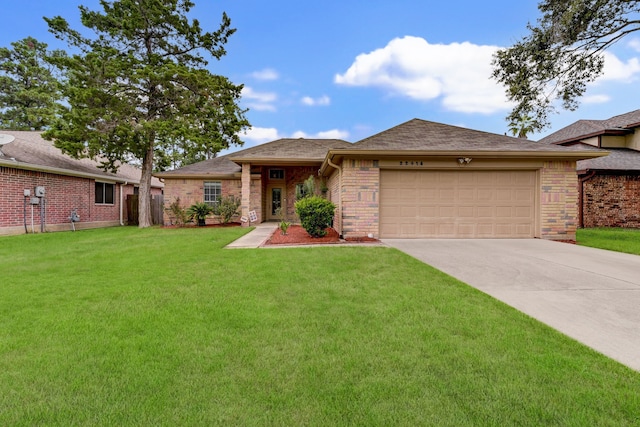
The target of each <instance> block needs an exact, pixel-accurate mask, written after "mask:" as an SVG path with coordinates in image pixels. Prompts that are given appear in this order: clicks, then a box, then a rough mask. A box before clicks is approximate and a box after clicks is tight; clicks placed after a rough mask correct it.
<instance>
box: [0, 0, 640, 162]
mask: <svg viewBox="0 0 640 427" xmlns="http://www.w3.org/2000/svg"><path fill="white" fill-rule="evenodd" d="M195 3H196V6H195V8H194V9H193V10H192V17H195V18H197V19H198V20H199V21H200V23H201V25H202V27H203V28H204V29H205V30H215V29H217V28H218V25H219V23H220V17H221V15H222V12H223V11H226V12H227V14H228V15H229V17H230V18H231V22H232V26H233V27H235V28H236V29H237V32H236V33H235V34H234V35H233V36H232V37H231V39H230V41H229V43H228V44H227V46H226V48H227V52H228V53H227V55H226V56H225V57H223V58H222V59H221V60H220V61H215V60H212V62H210V64H209V68H210V70H211V71H212V72H214V73H216V74H222V75H225V76H227V77H229V78H230V79H231V80H232V81H233V82H234V83H236V84H238V83H242V84H244V85H245V89H244V91H243V99H242V105H243V106H244V107H247V108H249V109H250V111H249V112H248V113H247V117H248V119H249V121H250V122H251V124H252V126H253V128H252V129H251V130H250V131H248V132H247V133H246V134H244V135H241V137H242V139H243V140H244V141H245V147H249V146H252V145H255V144H259V143H263V142H266V141H270V140H274V139H277V138H283V137H328V138H341V139H345V140H347V141H352V142H355V141H358V140H360V139H362V138H365V137H367V136H370V135H373V134H375V133H377V132H380V131H383V130H385V129H388V128H390V127H392V126H395V125H397V124H400V123H403V122H405V121H407V120H410V119H412V118H416V117H417V118H421V119H425V120H431V121H436V122H441V123H446V124H451V125H456V126H464V127H469V128H472V129H478V130H482V131H487V132H494V133H501V134H502V133H505V132H507V131H508V126H507V123H506V121H505V120H504V117H505V116H506V115H507V114H508V112H509V104H508V103H507V102H506V99H505V98H504V90H503V88H501V87H500V86H498V84H497V83H496V82H495V81H493V80H491V79H490V78H489V74H490V73H491V67H490V61H491V54H492V53H493V52H495V50H496V49H498V48H500V47H507V46H509V45H511V44H512V43H513V42H514V41H516V40H517V39H518V38H519V37H521V36H523V35H524V34H526V25H527V22H535V20H536V19H537V18H538V16H539V15H538V11H537V1H534V0H521V1H513V0H509V1H507V0H493V1H492V0H486V1H483V2H478V1H475V0H473V1H472V0H453V1H444V2H441V1H438V2H435V1H433V2H432V1H424V0H394V1H389V0H384V1H379V0H368V1H365V0H341V1H335V0H325V1H322V2H305V1H300V0H298V1H292V0H271V1H265V0H195ZM79 4H84V5H86V6H87V7H89V8H91V9H99V2H98V1H97V0H57V1H54V0H20V1H17V0H12V1H9V0H0V10H2V15H3V17H4V18H3V20H2V23H1V24H0V46H9V44H10V43H11V42H13V41H16V40H20V39H22V38H24V37H27V36H33V37H35V38H37V39H39V40H40V41H43V42H46V43H48V44H49V46H50V48H65V47H66V46H64V44H62V43H61V42H59V41H58V40H56V39H55V38H54V37H53V36H52V35H51V34H50V33H48V31H47V25H46V23H45V22H44V20H43V19H42V17H43V16H47V17H53V16H56V15H60V16H63V17H64V18H66V19H67V20H68V21H69V22H70V24H71V26H72V28H75V29H82V28H83V27H81V25H80V24H79V12H78V9H77V6H78V5H79ZM100 10H101V9H100ZM639 80H640V34H639V35H637V36H632V37H631V38H627V39H624V40H623V41H622V42H620V43H618V44H617V45H616V46H615V47H614V48H613V49H612V50H610V51H609V52H608V53H607V58H606V65H605V74H604V76H603V77H602V78H600V79H599V80H598V81H597V82H596V83H594V84H592V85H591V86H590V87H589V90H588V92H587V95H586V97H585V98H584V99H583V101H582V104H581V106H580V108H579V109H578V110H577V111H576V112H565V111H561V112H560V114H557V115H554V116H553V117H552V127H551V128H550V129H548V130H545V131H544V132H542V133H540V134H536V135H532V136H530V138H531V139H534V140H537V139H539V138H541V137H543V136H545V135H546V134H548V133H550V132H552V131H555V130H557V129H560V128H561V127H563V126H566V125H568V124H570V123H572V122H574V121H576V120H579V119H605V118H609V117H611V116H613V115H617V114H622V113H625V112H628V111H632V110H635V109H638V108H640V102H638V99H639V95H640V93H639V92H640V91H639V90H638V88H639V87H640V86H639V85H638V81H639ZM235 149H239V148H235ZM232 151H233V150H232Z"/></svg>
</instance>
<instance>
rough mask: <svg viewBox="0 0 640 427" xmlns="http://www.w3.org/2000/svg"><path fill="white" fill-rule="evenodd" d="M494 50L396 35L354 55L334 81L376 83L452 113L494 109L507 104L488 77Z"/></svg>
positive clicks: (362, 84)
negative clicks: (435, 101)
mask: <svg viewBox="0 0 640 427" xmlns="http://www.w3.org/2000/svg"><path fill="white" fill-rule="evenodd" d="M497 49H499V47H497V46H480V45H475V44H472V43H469V42H464V43H451V44H448V45H444V44H430V43H429V42H427V41H426V40H425V39H423V38H420V37H412V36H406V37H403V38H396V39H394V40H392V41H390V42H389V43H388V44H387V45H386V46H385V47H384V48H381V49H377V50H374V51H373V52H370V53H363V54H360V55H358V56H357V57H356V59H355V61H354V62H353V64H352V65H351V66H350V67H349V69H348V70H347V71H346V72H345V73H344V74H337V75H336V76H335V82H336V83H338V84H342V85H348V86H370V87H380V88H383V89H386V90H388V91H389V92H390V93H392V94H394V95H401V96H406V97H409V98H413V99H416V100H420V101H429V100H433V99H441V101H442V104H443V105H444V106H445V107H446V108H447V109H449V110H453V111H460V112H466V113H493V112H496V111H499V110H505V109H508V108H509V107H510V105H509V104H508V103H507V101H506V97H505V93H504V88H503V87H502V86H501V85H500V84H498V83H497V82H496V81H495V80H493V79H491V72H492V67H491V60H492V56H493V54H494V53H495V52H496V50H497Z"/></svg>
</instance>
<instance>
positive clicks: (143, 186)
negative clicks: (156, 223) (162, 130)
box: [138, 141, 153, 228]
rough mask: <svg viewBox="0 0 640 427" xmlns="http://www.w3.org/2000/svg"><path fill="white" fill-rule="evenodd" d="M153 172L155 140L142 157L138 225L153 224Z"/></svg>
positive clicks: (148, 225)
mask: <svg viewBox="0 0 640 427" xmlns="http://www.w3.org/2000/svg"><path fill="white" fill-rule="evenodd" d="M152 172H153V141H151V142H150V143H149V147H148V148H147V152H146V154H145V155H144V159H142V176H141V177H140V192H139V196H138V227H140V228H146V227H151V226H152V225H153V220H152V218H151V173H152Z"/></svg>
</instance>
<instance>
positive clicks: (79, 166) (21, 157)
mask: <svg viewBox="0 0 640 427" xmlns="http://www.w3.org/2000/svg"><path fill="white" fill-rule="evenodd" d="M0 135H2V138H1V139H0V141H4V144H2V145H0V166H8V167H14V168H18V169H27V170H37V171H42V172H49V173H55V174H59V175H70V176H78V177H82V178H91V179H101V178H102V179H108V180H112V181H116V182H129V183H132V184H139V183H140V177H141V170H140V169H139V168H137V167H135V166H132V165H128V164H122V165H120V167H119V168H118V172H117V173H111V172H105V171H104V170H102V169H100V168H99V166H100V163H99V162H98V161H96V160H92V159H74V158H73V157H71V156H68V155H66V154H64V153H62V151H61V150H60V149H59V148H56V147H55V146H54V145H53V142H51V141H47V140H46V139H44V138H42V135H41V132H36V131H12V130H4V129H2V130H0ZM151 185H152V186H154V187H162V186H163V184H162V183H161V182H160V180H158V179H157V178H152V180H151Z"/></svg>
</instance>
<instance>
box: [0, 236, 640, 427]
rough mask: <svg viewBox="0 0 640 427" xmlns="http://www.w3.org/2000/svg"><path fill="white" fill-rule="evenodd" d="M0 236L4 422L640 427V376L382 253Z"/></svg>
mask: <svg viewBox="0 0 640 427" xmlns="http://www.w3.org/2000/svg"><path fill="white" fill-rule="evenodd" d="M243 232H244V231H242V230H240V229H157V228H155V229H145V230H139V229H136V228H128V227H123V228H113V229H104V230H90V231H79V232H75V233H71V232H68V233H53V234H43V235H25V236H14V237H4V238H1V239H0V265H1V266H2V272H1V279H0V425H3V426H4V425H7V426H9V425H11V426H13V425H25V426H27V425H29V426H30V425H60V426H71V425H118V426H127V425H135V426H139V425H154V426H155V425H168V426H173V425H205V426H210V425H243V426H244V425H248V426H251V425H278V426H280V425H282V426H284V425H286V426H289V425H317V426H326V425H340V426H342V425H362V426H388V425H409V426H413V425H445V426H446V425H450V426H463V425H495V426H504V425H521V426H527V425H530V426H539V425H570V426H587V425H589V426H593V425H610V426H625V425H629V426H630V425H638V424H640V373H638V372H635V371H632V370H631V369H628V368H626V367H624V366H622V365H620V364H618V363H617V362H614V361H612V360H610V359H608V358H606V357H604V356H602V355H600V354H598V353H596V352H594V351H592V350H590V349H588V348H586V347H584V346H582V345H580V344H578V343H577V342H575V341H573V340H571V339H568V338H566V337H565V336H563V335H561V334H560V333H557V332H555V331H553V330H552V329H550V328H548V327H546V326H544V325H542V324H540V323H538V322H536V321H534V320H532V319H531V318H529V317H527V316H525V315H523V314H521V313H519V312H517V311H515V310H513V309H511V308H510V307H508V306H506V305H504V304H502V303H500V302H498V301H496V300H493V299H492V298H490V297H488V296H486V295H484V294H482V293H480V292H478V291H476V290H474V289H472V288H470V287H468V286H466V285H464V284H462V283H460V282H458V281H456V280H454V279H452V278H451V277H449V276H447V275H445V274H443V273H441V272H439V271H436V270H434V269H433V268H431V267H429V266H427V265H424V264H422V263H420V262H418V261H417V260H415V259H413V258H411V257H408V256H406V255H404V254H402V253H401V252H399V251H396V250H393V249H389V248H383V247H375V248H371V247H368V248H367V247H325V248H291V249H270V250H226V249H222V247H223V246H224V245H225V244H226V243H228V242H230V241H232V240H234V239H235V238H237V237H238V236H239V235H240V234H241V233H243Z"/></svg>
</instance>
